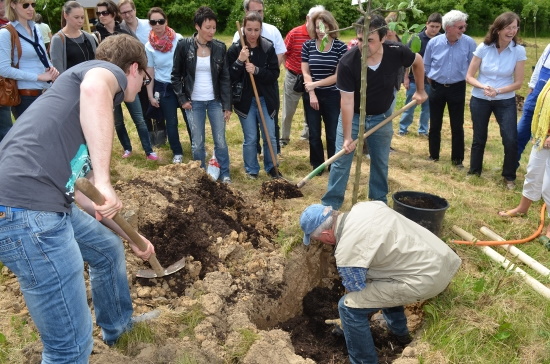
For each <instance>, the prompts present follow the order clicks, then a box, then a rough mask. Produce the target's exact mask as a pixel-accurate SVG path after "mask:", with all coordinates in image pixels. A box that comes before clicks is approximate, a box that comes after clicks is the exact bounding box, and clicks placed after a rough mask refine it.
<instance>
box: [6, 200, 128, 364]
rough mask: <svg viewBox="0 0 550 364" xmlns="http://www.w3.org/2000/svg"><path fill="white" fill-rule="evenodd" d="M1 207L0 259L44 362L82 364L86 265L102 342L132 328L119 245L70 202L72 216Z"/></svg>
mask: <svg viewBox="0 0 550 364" xmlns="http://www.w3.org/2000/svg"><path fill="white" fill-rule="evenodd" d="M5 210H6V212H2V213H0V261H1V262H2V263H3V264H4V265H5V266H7V267H8V268H9V269H10V270H11V271H12V272H13V273H14V274H15V275H16V276H17V279H18V281H19V284H20V287H21V291H22V292H23V295H24V297H25V302H26V304H27V307H28V309H29V312H30V314H31V317H32V319H33V321H34V323H35V325H36V327H37V328H38V331H39V332H40V337H41V339H42V342H43V344H44V352H43V354H42V363H52V364H53V363H56V364H58V363H87V362H88V357H89V355H90V353H91V351H92V346H93V338H92V315H91V312H90V308H89V307H88V302H87V299H86V285H85V282H84V276H83V270H84V261H86V262H88V264H89V275H90V284H91V288H92V300H93V303H94V309H95V316H96V322H97V324H98V325H99V326H100V327H101V328H102V334H103V339H104V340H105V341H106V342H107V343H111V344H112V343H114V341H116V339H117V338H118V337H119V336H120V335H121V334H122V333H123V332H124V331H126V330H127V329H128V328H129V327H130V326H131V317H132V301H131V298H130V290H129V287H128V280H127V278H126V261H125V257H124V247H123V245H122V242H121V241H120V239H119V238H118V237H117V236H116V235H115V234H113V232H111V230H109V229H108V228H106V227H105V226H103V225H102V224H101V223H99V222H98V221H96V220H95V219H94V218H93V217H92V216H90V215H88V214H87V213H85V212H83V211H81V210H80V209H78V208H77V207H76V206H75V205H74V204H73V205H72V209H71V213H70V214H66V213H56V212H45V211H32V210H25V209H18V211H13V210H12V209H11V208H9V207H7V208H5Z"/></svg>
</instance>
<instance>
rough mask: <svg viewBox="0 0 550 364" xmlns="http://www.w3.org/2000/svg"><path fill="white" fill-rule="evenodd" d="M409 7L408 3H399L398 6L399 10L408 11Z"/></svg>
mask: <svg viewBox="0 0 550 364" xmlns="http://www.w3.org/2000/svg"><path fill="white" fill-rule="evenodd" d="M407 6H409V3H408V2H406V1H403V2H402V3H399V5H397V9H399V10H401V9H406V8H407Z"/></svg>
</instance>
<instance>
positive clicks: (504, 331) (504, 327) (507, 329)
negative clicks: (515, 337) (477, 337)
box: [495, 322, 512, 340]
mask: <svg viewBox="0 0 550 364" xmlns="http://www.w3.org/2000/svg"><path fill="white" fill-rule="evenodd" d="M511 335H512V324H511V323H509V322H504V323H502V324H500V326H499V327H498V332H497V333H496V334H495V338H496V339H497V340H505V339H508V338H509V337H510V336H511Z"/></svg>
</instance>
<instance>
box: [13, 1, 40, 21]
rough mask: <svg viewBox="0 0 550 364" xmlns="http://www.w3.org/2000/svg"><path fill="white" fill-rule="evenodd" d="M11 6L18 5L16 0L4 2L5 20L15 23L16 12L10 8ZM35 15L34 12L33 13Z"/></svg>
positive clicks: (16, 18)
mask: <svg viewBox="0 0 550 364" xmlns="http://www.w3.org/2000/svg"><path fill="white" fill-rule="evenodd" d="M11 4H19V1H18V0H6V6H5V7H6V18H8V20H9V21H16V20H18V18H19V17H18V16H17V12H16V11H15V10H14V9H13V8H12V7H11ZM35 14H36V11H35Z"/></svg>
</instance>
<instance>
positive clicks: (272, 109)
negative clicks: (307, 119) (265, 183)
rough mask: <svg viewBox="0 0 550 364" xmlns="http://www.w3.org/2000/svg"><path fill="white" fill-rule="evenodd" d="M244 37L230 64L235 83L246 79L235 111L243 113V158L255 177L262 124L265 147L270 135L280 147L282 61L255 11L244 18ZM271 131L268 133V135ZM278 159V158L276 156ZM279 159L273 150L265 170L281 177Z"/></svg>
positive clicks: (233, 49) (229, 55) (267, 156)
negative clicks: (277, 131) (277, 135)
mask: <svg viewBox="0 0 550 364" xmlns="http://www.w3.org/2000/svg"><path fill="white" fill-rule="evenodd" d="M243 32H244V35H243V39H244V41H245V46H244V47H242V46H241V43H240V42H235V43H233V44H232V45H231V47H229V50H228V51H227V64H228V65H229V75H230V76H231V82H239V81H242V82H243V89H242V96H241V100H240V101H239V102H234V103H233V108H234V109H235V113H236V114H237V115H238V116H239V120H240V121H241V125H242V128H243V134H244V142H243V159H244V169H245V172H246V174H247V176H248V177H249V178H251V179H256V178H258V173H259V171H260V165H259V163H258V157H257V143H258V132H257V130H258V125H260V131H261V133H262V137H263V144H264V145H263V147H264V150H268V149H267V148H266V146H267V138H269V140H270V141H271V146H272V147H273V148H275V147H276V146H277V144H276V141H275V121H274V119H273V118H274V116H275V113H276V112H277V110H278V109H279V85H278V84H277V79H278V78H279V73H280V70H279V61H278V59H277V55H276V54H275V48H273V43H271V42H270V41H269V40H267V39H266V38H264V37H262V36H261V35H260V34H261V32H262V17H261V16H260V14H258V13H257V12H255V11H251V12H249V13H248V14H246V16H245V18H244V21H243ZM249 75H253V77H254V79H255V83H256V88H257V91H258V97H259V99H260V100H259V101H260V105H261V107H262V112H263V115H264V119H265V124H266V126H267V129H268V132H267V133H266V132H265V129H264V126H263V125H262V121H261V118H260V112H259V109H258V106H257V105H258V104H257V102H256V99H255V95H254V92H253V86H252V82H251V80H250V77H249ZM266 134H267V135H266ZM275 158H276V157H275ZM275 163H277V160H274V161H273V160H271V155H270V153H264V169H265V171H266V172H267V174H268V175H270V176H271V177H272V178H278V177H280V176H281V175H280V173H279V174H277V169H276V168H273V167H274V166H275Z"/></svg>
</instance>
